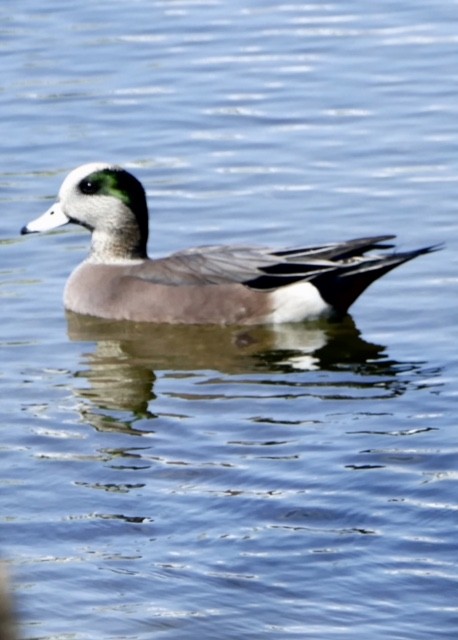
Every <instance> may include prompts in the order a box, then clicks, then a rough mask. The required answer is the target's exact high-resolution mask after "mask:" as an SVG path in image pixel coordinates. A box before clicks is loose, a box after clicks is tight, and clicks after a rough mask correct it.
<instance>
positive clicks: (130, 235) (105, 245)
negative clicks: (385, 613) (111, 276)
mask: <svg viewBox="0 0 458 640" xmlns="http://www.w3.org/2000/svg"><path fill="white" fill-rule="evenodd" d="M147 257H148V255H147V252H146V241H145V240H144V239H143V238H142V237H141V234H140V232H139V230H138V229H137V228H135V227H133V226H132V227H128V228H125V227H124V228H123V230H122V232H113V231H110V232H107V231H105V230H103V231H102V230H95V231H93V232H92V241H91V252H90V255H89V258H88V261H89V262H97V263H103V264H111V263H113V264H115V263H119V262H131V261H138V260H144V259H145V258H147Z"/></svg>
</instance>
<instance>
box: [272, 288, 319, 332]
mask: <svg viewBox="0 0 458 640" xmlns="http://www.w3.org/2000/svg"><path fill="white" fill-rule="evenodd" d="M270 299H271V301H272V308H273V310H272V312H271V314H270V316H269V318H268V322H274V323H280V322H301V320H316V319H317V318H319V317H320V316H323V315H327V314H329V313H330V311H331V306H330V305H329V304H328V303H327V302H325V301H324V300H323V298H322V297H321V295H320V293H319V291H318V289H317V288H316V287H315V286H314V285H313V284H311V283H310V282H295V283H294V284H290V285H287V286H286V287H281V288H280V289H277V290H276V291H273V292H271V294H270Z"/></svg>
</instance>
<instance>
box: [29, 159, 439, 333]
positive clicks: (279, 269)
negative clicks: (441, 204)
mask: <svg viewBox="0 0 458 640" xmlns="http://www.w3.org/2000/svg"><path fill="white" fill-rule="evenodd" d="M148 222H149V220H148V204H147V198H146V193H145V189H144V188H143V186H142V184H141V182H140V181H139V180H138V179H137V178H136V177H135V176H134V175H133V174H132V173H131V172H129V171H127V170H126V169H124V168H122V167H121V166H118V165H116V164H110V163H103V162H95V163H89V164H84V165H82V166H80V167H77V168H76V169H74V170H73V171H71V172H70V173H69V174H68V176H67V177H66V178H65V179H64V181H63V183H62V186H61V187H60V190H59V196H58V199H57V201H56V202H55V204H53V205H52V206H51V207H50V208H49V209H48V210H47V211H46V212H45V213H43V214H42V215H41V216H39V217H38V218H36V219H34V220H32V221H31V222H29V223H28V224H26V225H25V226H24V227H23V228H22V229H21V234H23V235H24V234H31V233H38V232H45V231H49V230H52V229H56V228H58V227H61V226H62V225H67V224H71V223H73V224H77V225H80V226H82V227H84V228H85V229H87V230H88V231H90V233H91V245H90V252H89V255H88V256H87V258H86V259H85V260H84V261H83V262H82V263H81V264H80V265H79V266H77V267H76V269H75V270H74V271H73V272H72V273H71V275H70V277H69V279H68V281H67V283H66V285H65V288H64V306H65V308H66V309H67V310H69V311H72V312H74V313H77V314H82V315H86V316H94V317H99V318H104V319H108V320H122V321H126V320H127V321H133V322H148V323H157V324H159V323H172V324H219V325H262V324H274V325H275V324H279V323H293V322H304V321H310V320H317V319H319V318H323V317H324V318H331V317H333V318H339V317H342V316H344V315H346V314H347V313H348V309H349V308H350V306H351V305H352V304H353V303H354V301H355V300H356V299H357V298H358V297H359V296H360V294H361V293H362V292H363V291H364V290H365V289H366V288H367V287H368V286H369V285H370V284H371V283H372V282H374V281H375V280H377V279H378V278H380V277H381V276H383V275H384V274H386V273H388V272H389V271H391V270H392V269H394V268H395V267H397V266H399V265H401V264H403V263H405V262H408V261H409V260H412V259H413V258H416V257H418V256H420V255H423V254H428V253H431V252H432V251H434V250H436V249H437V248H438V247H437V245H430V246H425V247H422V248H419V249H413V250H409V251H402V252H399V251H398V252H396V251H392V249H393V247H394V245H393V244H392V243H391V242H390V241H391V240H393V239H394V238H395V236H394V235H378V236H372V237H364V238H356V239H353V240H346V241H343V242H337V243H330V244H323V245H318V246H308V247H305V248H284V249H275V248H267V247H262V246H248V245H222V246H220V245H210V246H201V247H195V248H190V249H185V250H181V251H178V252H176V253H173V254H171V255H169V256H166V257H160V258H157V259H152V258H150V257H149V256H148V252H147V243H148V231H149V224H148ZM387 250H388V251H387ZM373 252H375V253H373Z"/></svg>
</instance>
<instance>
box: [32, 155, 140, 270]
mask: <svg viewBox="0 0 458 640" xmlns="http://www.w3.org/2000/svg"><path fill="white" fill-rule="evenodd" d="M69 222H73V223H75V224H79V225H81V226H83V227H85V228H86V229H89V231H91V232H92V246H91V258H92V259H94V260H95V261H104V262H107V261H108V262H109V261H116V260H119V259H121V260H122V259H136V258H145V257H146V243H147V240H148V208H147V203H146V195H145V190H144V189H143V186H142V184H141V183H140V181H139V180H137V178H135V177H134V176H133V175H132V174H131V173H129V172H128V171H126V170H125V169H123V168H122V167H118V166H116V165H110V164H104V163H90V164H85V165H82V166H80V167H78V168H77V169H74V170H73V171H72V172H71V173H69V174H68V176H67V177H66V178H65V180H64V182H63V183H62V186H61V188H60V190H59V197H58V200H57V202H55V203H54V204H53V205H52V206H51V207H50V208H49V209H48V210H47V211H46V212H45V213H44V214H43V215H41V216H40V217H39V218H36V219H35V220H32V221H31V222H29V223H28V224H27V225H25V226H24V227H23V228H22V229H21V233H22V234H25V233H36V232H42V231H49V230H50V229H55V228H57V227H60V226H62V225H65V224H67V223H69Z"/></svg>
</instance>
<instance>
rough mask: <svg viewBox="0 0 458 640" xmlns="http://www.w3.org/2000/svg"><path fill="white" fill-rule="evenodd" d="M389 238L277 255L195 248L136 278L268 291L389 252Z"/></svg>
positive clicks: (140, 270)
mask: <svg viewBox="0 0 458 640" xmlns="http://www.w3.org/2000/svg"><path fill="white" fill-rule="evenodd" d="M393 237H394V236H375V237H371V238H358V239H355V240H349V241H347V242H342V243H338V244H329V245H322V246H313V247H307V248H301V249H285V250H279V251H276V250H272V249H271V248H270V249H269V248H264V247H245V246H207V247H198V248H195V249H188V250H186V251H179V252H177V253H174V254H172V255H171V256H169V257H167V258H160V259H158V260H151V261H149V262H147V263H144V264H143V265H142V266H141V267H136V268H135V275H136V276H137V277H140V278H142V279H144V280H148V281H151V282H155V283H160V284H169V285H183V284H228V283H242V284H246V285H247V286H250V287H253V288H256V289H271V288H275V287H279V286H284V285H286V284H290V283H291V282H297V281H299V280H311V279H314V278H315V277H317V276H318V275H320V274H323V273H325V272H331V271H335V270H340V269H341V268H342V267H344V266H345V265H347V266H348V265H349V264H355V263H359V262H360V261H362V260H365V258H364V257H362V256H363V254H364V253H365V252H366V251H369V250H371V249H386V248H390V247H391V246H392V245H385V244H381V243H382V242H384V241H386V240H390V239H392V238H393ZM372 259H374V258H372ZM367 260H370V258H367Z"/></svg>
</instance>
